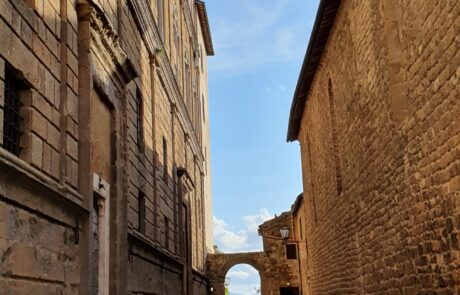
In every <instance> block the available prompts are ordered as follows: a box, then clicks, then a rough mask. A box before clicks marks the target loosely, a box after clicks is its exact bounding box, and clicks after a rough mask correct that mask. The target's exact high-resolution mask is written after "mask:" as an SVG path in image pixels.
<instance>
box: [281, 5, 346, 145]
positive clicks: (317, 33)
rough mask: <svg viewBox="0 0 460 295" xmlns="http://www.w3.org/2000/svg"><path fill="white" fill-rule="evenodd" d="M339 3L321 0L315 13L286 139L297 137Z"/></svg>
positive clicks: (293, 139)
mask: <svg viewBox="0 0 460 295" xmlns="http://www.w3.org/2000/svg"><path fill="white" fill-rule="evenodd" d="M339 5H340V0H321V2H320V3H319V7H318V12H317V14H316V19H315V24H314V26H313V30H312V32H311V36H310V41H309V42H308V47H307V53H306V54H305V58H304V61H303V64H302V68H301V70H300V74H299V78H298V80H297V86H296V89H295V92H294V98H293V100H292V104H291V111H290V115H289V126H288V134H287V141H288V142H291V141H295V140H297V139H298V136H299V131H300V123H301V120H302V116H303V112H304V108H305V103H306V101H307V97H308V93H309V91H310V88H311V84H312V82H313V78H314V76H315V73H316V69H317V67H318V64H319V62H320V60H321V56H322V53H323V51H324V47H325V46H326V43H327V39H328V37H329V32H330V31H331V29H332V26H333V24H334V21H335V16H336V14H337V10H338V8H339Z"/></svg>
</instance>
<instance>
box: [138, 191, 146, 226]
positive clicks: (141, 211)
mask: <svg viewBox="0 0 460 295" xmlns="http://www.w3.org/2000/svg"><path fill="white" fill-rule="evenodd" d="M138 202H139V212H138V214H139V228H138V230H139V232H141V233H143V234H144V233H145V194H144V193H143V192H141V191H139V197H138Z"/></svg>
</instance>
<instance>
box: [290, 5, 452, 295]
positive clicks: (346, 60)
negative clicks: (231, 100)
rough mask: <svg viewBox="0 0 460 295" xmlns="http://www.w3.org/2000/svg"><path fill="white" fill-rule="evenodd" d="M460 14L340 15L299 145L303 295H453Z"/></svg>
mask: <svg viewBox="0 0 460 295" xmlns="http://www.w3.org/2000/svg"><path fill="white" fill-rule="evenodd" d="M459 10H460V7H459V3H458V2H456V1H440V2H437V1H430V2H426V1H406V0H401V1H396V0H395V1H389V0H387V1H381V2H373V1H346V2H342V4H341V5H340V9H339V12H338V15H337V17H336V20H335V24H334V26H333V29H332V31H331V34H330V36H329V40H328V43H327V46H326V49H325V51H324V53H323V56H322V60H321V63H320V66H319V68H318V70H317V72H316V75H315V79H314V82H313V84H312V88H311V90H310V93H309V97H308V100H307V104H306V107H305V112H304V115H303V119H302V123H301V130H300V135H299V141H300V143H301V154H302V169H303V183H304V195H305V206H306V212H307V215H308V218H307V220H306V221H305V223H306V224H305V228H306V238H307V242H308V250H309V251H308V253H309V256H308V260H309V264H308V265H303V267H304V268H306V269H307V272H308V273H309V274H310V279H309V284H310V285H311V290H310V291H311V293H309V294H322V293H336V294H357V293H366V294H374V293H376V294H377V293H378V294H382V292H385V293H386V294H428V293H430V294H455V293H457V292H459V290H460V289H459V276H458V265H459V261H458V255H459V251H458V249H459V244H458V231H459V224H458V216H459V212H460V209H459V208H460V207H459V203H458V197H459V191H460V182H459V179H460V170H459V167H460V166H459V165H460V160H459V159H460V157H459V147H460V137H459V132H460V125H459V124H458V122H459V121H458V117H459V114H460V100H459V99H458V97H459V94H458V87H457V84H458V75H459V72H458V65H459V62H460V61H459V58H460V56H459V51H458V42H457V40H456V39H457V37H456V35H458V32H457V33H456V30H457V26H456V25H455V23H458V19H459V15H460V13H459ZM457 31H458V30H457ZM329 84H330V87H329ZM328 88H329V89H328ZM331 99H332V104H331V103H330V100H331ZM331 106H333V107H335V111H334V112H331ZM334 124H335V126H334ZM334 129H336V130H337V137H336V139H334V137H333V130H334ZM334 140H336V141H337V142H336V144H335V143H334ZM337 159H338V161H339V163H340V168H341V169H340V171H338V170H337V162H336V160H337ZM338 172H339V173H338ZM339 179H340V181H341V183H342V190H341V191H339V190H338V189H337V187H338V186H337V182H338V180H339Z"/></svg>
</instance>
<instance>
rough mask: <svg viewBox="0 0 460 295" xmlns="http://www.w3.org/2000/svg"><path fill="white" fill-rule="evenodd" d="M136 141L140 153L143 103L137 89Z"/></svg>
mask: <svg viewBox="0 0 460 295" xmlns="http://www.w3.org/2000/svg"><path fill="white" fill-rule="evenodd" d="M135 107H136V109H135V111H136V137H137V138H136V141H137V147H138V148H139V150H140V151H141V152H143V150H144V120H143V118H144V103H143V99H142V94H141V92H140V91H139V89H137V91H136V106H135Z"/></svg>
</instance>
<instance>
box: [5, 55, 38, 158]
mask: <svg viewBox="0 0 460 295" xmlns="http://www.w3.org/2000/svg"><path fill="white" fill-rule="evenodd" d="M2 71H3V72H4V80H3V81H2V84H3V93H1V95H2V96H1V98H2V100H1V101H0V111H1V116H0V118H2V120H1V121H2V122H1V124H2V126H1V127H2V128H1V133H0V135H1V139H0V140H1V142H0V144H1V148H2V149H3V150H5V151H8V152H9V153H11V154H13V155H15V156H17V157H19V158H22V157H23V156H24V155H23V151H24V149H25V147H26V143H25V140H24V135H25V133H26V130H25V128H26V125H27V124H26V123H27V122H26V119H25V116H24V113H23V110H24V107H25V100H27V97H28V96H31V95H32V89H31V87H30V84H29V83H28V82H27V80H26V79H25V78H24V76H23V74H22V73H21V72H20V71H19V70H17V69H16V68H15V67H14V66H13V65H11V64H10V63H8V62H6V61H5V63H4V68H3V69H2ZM10 86H11V87H13V89H11V88H10ZM8 92H13V93H10V94H8ZM11 100H12V101H11ZM11 117H13V118H15V120H14V121H15V122H13V123H11V122H10V119H11ZM7 126H8V127H7ZM6 128H8V130H6ZM9 128H13V129H14V130H11V132H9V131H10V130H9ZM10 133H14V137H15V139H9V136H8V135H7V134H10ZM10 140H11V141H14V142H12V143H10V144H9V145H12V146H10V147H6V146H5V144H6V143H5V141H10Z"/></svg>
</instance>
